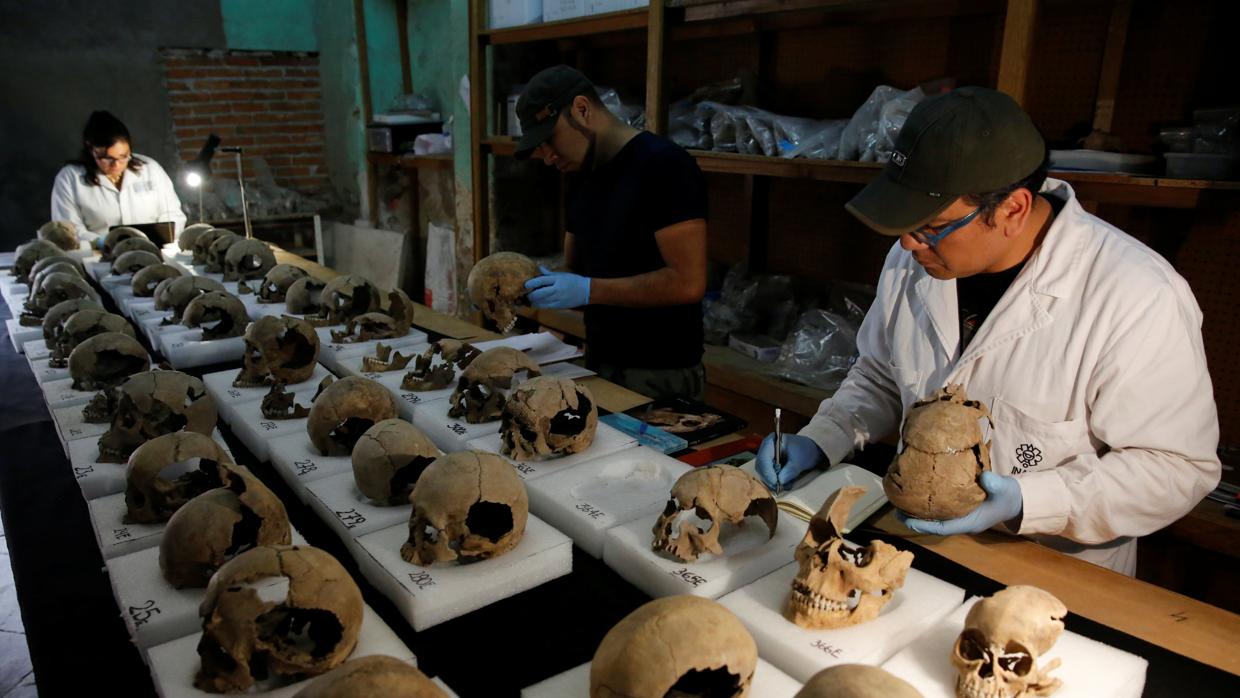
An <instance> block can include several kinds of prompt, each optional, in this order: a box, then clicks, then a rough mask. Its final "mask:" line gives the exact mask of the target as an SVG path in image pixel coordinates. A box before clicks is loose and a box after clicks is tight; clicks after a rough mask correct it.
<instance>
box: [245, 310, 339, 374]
mask: <svg viewBox="0 0 1240 698" xmlns="http://www.w3.org/2000/svg"><path fill="white" fill-rule="evenodd" d="M318 358H319V335H318V334H317V333H316V332H315V331H314V328H313V327H311V326H310V324H309V323H307V322H306V321H305V320H299V319H297V318H295V317H291V316H288V315H285V316H283V317H275V316H272V315H264V316H263V317H261V318H259V319H258V320H256V321H254V322H252V323H250V327H249V328H248V329H247V330H246V331H245V354H243V355H242V368H241V372H240V373H238V374H237V377H236V378H235V379H233V385H234V386H237V387H241V388H253V387H257V386H262V385H271V384H272V383H285V384H293V383H301V382H302V381H305V380H309V379H310V376H311V375H313V374H314V368H315V366H316V365H317V363H316V362H317V361H318Z"/></svg>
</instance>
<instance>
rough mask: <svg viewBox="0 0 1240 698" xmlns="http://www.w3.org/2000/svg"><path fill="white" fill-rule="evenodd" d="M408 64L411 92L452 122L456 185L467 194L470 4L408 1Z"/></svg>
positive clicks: (443, 0)
mask: <svg viewBox="0 0 1240 698" xmlns="http://www.w3.org/2000/svg"><path fill="white" fill-rule="evenodd" d="M409 62H410V65H411V67H412V72H413V89H414V91H416V92H421V93H423V94H426V95H429V96H430V97H432V98H433V99H434V100H435V104H436V105H437V106H438V108H439V109H440V110H441V111H442V112H443V116H444V118H445V119H447V118H448V117H449V116H452V117H454V127H453V139H454V140H455V141H456V143H457V146H456V179H457V185H458V186H460V185H461V184H462V183H464V184H465V186H466V187H467V188H466V190H465V192H464V194H465V196H466V197H467V198H468V195H469V189H468V183H469V181H470V179H469V168H470V164H469V163H470V160H469V106H468V105H466V104H465V103H464V102H462V101H461V98H460V96H459V92H460V82H461V76H462V75H467V74H468V73H469V3H467V2H460V1H459V0H409Z"/></svg>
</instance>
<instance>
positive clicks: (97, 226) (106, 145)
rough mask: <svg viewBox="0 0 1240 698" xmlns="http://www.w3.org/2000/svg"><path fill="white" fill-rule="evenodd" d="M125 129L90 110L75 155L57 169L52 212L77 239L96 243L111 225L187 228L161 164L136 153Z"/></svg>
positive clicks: (103, 114)
mask: <svg viewBox="0 0 1240 698" xmlns="http://www.w3.org/2000/svg"><path fill="white" fill-rule="evenodd" d="M130 142H131V141H130V138H129V129H127V128H125V124H123V123H121V121H120V119H117V118H116V117H115V116H113V115H112V114H110V113H108V112H106V111H97V112H93V113H92V114H91V115H90V119H88V120H87V121H86V128H84V129H83V131H82V152H81V154H80V155H79V156H78V159H77V160H76V161H74V162H71V163H69V164H67V165H65V166H64V167H62V168H61V169H60V172H58V173H57V174H56V182H55V184H54V185H53V186H52V215H51V219H52V220H55V221H69V222H71V223H73V225H74V227H76V228H77V233H78V238H79V239H82V240H87V241H90V242H91V244H95V241H96V240H99V239H101V238H102V237H103V236H104V235H106V234H107V232H108V228H110V227H111V226H115V225H134V224H141V223H165V222H172V223H174V224H175V230H174V231H173V239H174V240H175V239H176V235H177V234H178V233H180V231H181V228H182V227H184V226H185V213H184V212H183V211H182V210H181V201H180V199H178V198H177V194H176V191H175V190H174V189H173V187H172V181H171V180H170V179H168V175H167V173H165V172H164V168H162V167H160V166H159V163H157V162H155V161H154V160H153V159H151V158H149V157H147V156H145V155H138V154H137V153H134V152H133V150H132V149H131V146H130Z"/></svg>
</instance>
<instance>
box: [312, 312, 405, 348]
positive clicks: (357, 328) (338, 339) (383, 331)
mask: <svg viewBox="0 0 1240 698" xmlns="http://www.w3.org/2000/svg"><path fill="white" fill-rule="evenodd" d="M406 334H409V326H408V325H406V326H405V331H404V332H401V331H400V328H399V327H398V326H397V324H396V321H395V320H393V319H392V318H391V317H390V316H388V315H387V314H385V313H362V314H361V315H358V316H357V317H355V318H351V319H348V320H345V322H344V329H343V330H339V331H338V330H331V338H332V344H356V343H358V342H369V341H371V340H372V339H394V338H396V337H403V336H405V335H406Z"/></svg>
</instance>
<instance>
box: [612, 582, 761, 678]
mask: <svg viewBox="0 0 1240 698" xmlns="http://www.w3.org/2000/svg"><path fill="white" fill-rule="evenodd" d="M757 667H758V647H757V644H756V643H755V642H754V640H753V636H752V635H750V634H749V631H748V630H746V629H745V626H744V625H743V624H742V623H741V622H740V620H739V619H737V617H736V616H735V615H734V614H733V613H732V612H731V611H729V610H728V609H727V608H725V607H724V606H723V604H720V603H719V602H717V601H712V600H710V599H703V598H700V597H697V596H689V595H681V596H669V597H666V598H662V599H655V600H654V601H649V602H647V603H645V604H643V605H642V606H640V607H639V608H638V609H637V610H636V611H633V612H632V613H630V614H629V615H627V616H625V617H624V618H623V619H622V620H621V621H620V622H619V623H617V624H616V625H615V626H614V627H612V629H611V630H609V631H607V635H605V636H604V637H603V641H602V642H600V643H599V646H598V649H597V650H595V652H594V660H593V661H592V662H590V698H666V697H668V696H715V697H718V698H742V697H743V696H747V695H749V689H750V687H751V684H752V682H753V675H754V671H755V670H756V669H757Z"/></svg>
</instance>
